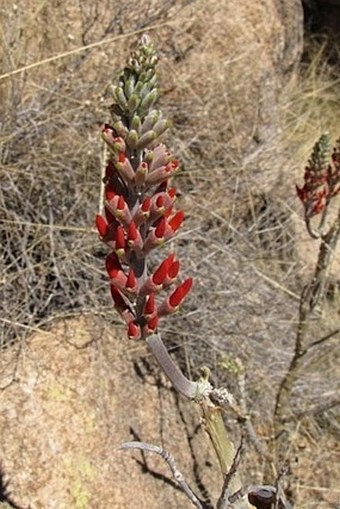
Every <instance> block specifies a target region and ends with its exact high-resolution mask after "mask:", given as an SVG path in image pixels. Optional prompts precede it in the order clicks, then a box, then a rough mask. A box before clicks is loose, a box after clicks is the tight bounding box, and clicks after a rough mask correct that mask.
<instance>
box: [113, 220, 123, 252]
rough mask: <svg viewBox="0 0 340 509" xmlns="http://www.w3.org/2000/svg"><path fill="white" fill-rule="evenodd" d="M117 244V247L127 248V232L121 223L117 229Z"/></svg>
mask: <svg viewBox="0 0 340 509" xmlns="http://www.w3.org/2000/svg"><path fill="white" fill-rule="evenodd" d="M115 240H116V245H115V249H116V250H117V249H124V248H125V233H124V228H123V227H122V225H119V226H118V228H117V231H116V239H115Z"/></svg>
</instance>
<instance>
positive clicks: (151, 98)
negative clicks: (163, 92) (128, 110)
mask: <svg viewBox="0 0 340 509" xmlns="http://www.w3.org/2000/svg"><path fill="white" fill-rule="evenodd" d="M157 99H158V90H157V89H155V88H154V89H153V90H151V92H149V93H148V94H147V95H146V96H145V97H144V99H143V100H142V102H141V105H140V107H139V111H140V113H146V112H147V111H148V110H149V109H150V108H151V106H153V104H154V103H155V102H156V101H157Z"/></svg>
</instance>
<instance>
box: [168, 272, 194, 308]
mask: <svg viewBox="0 0 340 509" xmlns="http://www.w3.org/2000/svg"><path fill="white" fill-rule="evenodd" d="M191 287H192V278H191V277H190V278H189V279H186V280H185V281H184V282H183V283H181V284H180V285H179V286H178V287H177V288H176V290H175V291H174V292H173V293H172V294H171V295H170V297H169V304H170V306H171V307H173V308H176V307H177V306H179V305H180V303H181V302H182V301H183V299H184V298H185V296H186V295H187V294H188V293H189V291H190V288H191Z"/></svg>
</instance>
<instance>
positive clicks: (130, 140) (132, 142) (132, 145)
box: [125, 129, 139, 150]
mask: <svg viewBox="0 0 340 509" xmlns="http://www.w3.org/2000/svg"><path fill="white" fill-rule="evenodd" d="M125 142H126V144H127V146H128V147H129V149H130V150H135V149H136V148H139V147H138V143H139V142H138V133H137V131H135V130H134V129H131V130H130V131H129V133H128V135H127V137H126V140H125Z"/></svg>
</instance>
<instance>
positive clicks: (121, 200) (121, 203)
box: [117, 195, 125, 210]
mask: <svg viewBox="0 0 340 509" xmlns="http://www.w3.org/2000/svg"><path fill="white" fill-rule="evenodd" d="M124 207H125V200H124V196H122V195H120V197H119V199H118V203H117V209H118V210H123V209H124Z"/></svg>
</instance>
